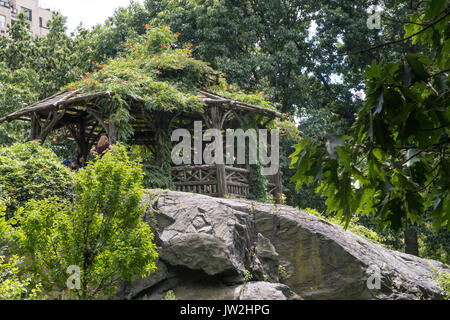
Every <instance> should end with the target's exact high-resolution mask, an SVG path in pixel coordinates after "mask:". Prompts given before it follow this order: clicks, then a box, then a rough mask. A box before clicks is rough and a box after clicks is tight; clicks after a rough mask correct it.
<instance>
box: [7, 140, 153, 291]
mask: <svg viewBox="0 0 450 320" xmlns="http://www.w3.org/2000/svg"><path fill="white" fill-rule="evenodd" d="M142 177H143V173H142V169H141V166H139V165H138V163H136V162H134V161H130V160H129V158H128V154H127V151H126V148H125V147H123V146H120V145H117V146H115V147H114V149H113V151H112V152H108V153H107V154H105V155H104V156H103V158H101V159H97V160H96V162H94V163H93V164H90V165H88V166H87V167H86V168H85V169H83V170H80V171H79V172H78V173H76V174H75V179H74V201H73V203H71V202H69V201H62V200H59V199H56V198H53V199H46V200H41V201H36V200H32V201H30V202H29V203H28V204H27V205H26V206H25V207H24V208H21V209H19V210H18V211H17V212H16V213H15V215H14V219H10V223H11V224H14V222H15V221H17V224H16V225H15V228H11V232H10V233H9V236H8V237H7V239H8V240H9V241H10V242H11V243H14V244H15V245H16V246H17V247H18V249H17V250H16V251H17V253H18V254H19V255H21V256H24V257H26V258H27V261H29V270H30V271H32V272H33V274H36V275H37V276H38V277H39V278H40V279H41V281H42V285H43V287H44V289H45V290H46V291H47V292H49V295H51V296H52V297H54V298H61V297H62V296H63V295H64V294H65V291H66V289H67V285H66V282H67V281H68V280H69V279H68V277H69V275H68V274H67V272H66V271H67V270H68V269H67V268H68V267H69V266H78V267H79V270H80V277H79V280H80V286H79V288H75V289H74V291H73V297H76V298H80V299H92V298H96V297H98V296H99V295H102V296H108V295H110V294H113V293H114V291H115V289H116V287H117V285H118V283H119V282H120V281H121V280H125V281H132V280H133V279H134V277H135V276H136V275H140V276H143V277H144V276H148V275H149V274H150V272H151V271H153V270H154V269H155V264H154V260H155V258H156V257H157V253H156V250H155V249H156V247H155V245H154V244H153V243H152V240H153V234H152V232H151V230H150V227H149V225H148V224H147V223H145V222H143V221H142V220H141V218H142V216H143V215H144V214H145V213H146V206H145V203H144V202H143V187H142ZM11 221H12V222H11ZM75 284H76V282H75Z"/></svg>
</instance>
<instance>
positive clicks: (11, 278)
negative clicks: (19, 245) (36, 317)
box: [0, 254, 45, 300]
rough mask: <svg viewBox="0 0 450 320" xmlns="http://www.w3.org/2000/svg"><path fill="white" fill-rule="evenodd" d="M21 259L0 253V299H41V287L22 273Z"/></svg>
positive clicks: (42, 297)
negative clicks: (7, 257)
mask: <svg viewBox="0 0 450 320" xmlns="http://www.w3.org/2000/svg"><path fill="white" fill-rule="evenodd" d="M22 264H23V259H21V258H19V257H18V256H16V255H14V256H11V257H10V258H9V259H7V261H6V258H5V256H3V255H1V254H0V300H37V299H39V300H42V299H44V298H45V297H44V296H42V291H41V290H42V288H41V285H40V284H39V283H36V282H34V281H33V280H32V277H30V276H27V275H25V274H24V273H23V271H22V270H23V266H22Z"/></svg>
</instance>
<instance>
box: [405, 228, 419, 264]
mask: <svg viewBox="0 0 450 320" xmlns="http://www.w3.org/2000/svg"><path fill="white" fill-rule="evenodd" d="M405 252H406V253H409V254H413V255H415V256H419V241H418V237H417V230H416V228H415V227H414V225H413V224H412V223H410V222H408V226H407V228H406V230H405Z"/></svg>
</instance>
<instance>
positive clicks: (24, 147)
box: [0, 142, 72, 215]
mask: <svg viewBox="0 0 450 320" xmlns="http://www.w3.org/2000/svg"><path fill="white" fill-rule="evenodd" d="M0 176H1V181H0V200H3V202H4V204H5V205H6V207H7V210H6V211H7V213H8V215H11V214H12V213H13V212H14V211H15V210H17V209H18V208H19V207H21V206H23V205H24V204H25V203H26V202H28V201H29V200H31V199H36V200H42V199H45V198H48V197H61V198H68V197H70V196H71V194H72V191H71V188H72V175H71V172H70V171H69V170H68V169H67V168H66V167H65V166H63V165H61V163H60V160H59V159H58V158H57V157H56V155H55V154H54V153H53V152H52V151H51V150H49V149H46V148H43V147H41V146H40V145H39V144H37V143H34V142H31V143H24V144H20V143H17V144H14V145H12V146H10V147H0Z"/></svg>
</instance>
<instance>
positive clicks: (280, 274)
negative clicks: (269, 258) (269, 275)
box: [278, 264, 287, 283]
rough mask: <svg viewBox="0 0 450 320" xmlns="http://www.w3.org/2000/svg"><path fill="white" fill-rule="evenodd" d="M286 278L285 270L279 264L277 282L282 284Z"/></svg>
mask: <svg viewBox="0 0 450 320" xmlns="http://www.w3.org/2000/svg"><path fill="white" fill-rule="evenodd" d="M286 276H287V273H286V268H285V267H284V266H282V265H281V264H280V265H278V281H279V282H280V283H284V281H285V280H286Z"/></svg>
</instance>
